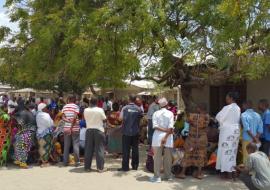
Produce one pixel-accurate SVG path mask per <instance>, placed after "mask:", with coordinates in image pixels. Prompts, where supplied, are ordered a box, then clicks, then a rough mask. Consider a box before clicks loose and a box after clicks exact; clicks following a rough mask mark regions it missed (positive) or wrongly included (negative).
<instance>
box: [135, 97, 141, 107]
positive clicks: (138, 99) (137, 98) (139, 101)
mask: <svg viewBox="0 0 270 190" xmlns="http://www.w3.org/2000/svg"><path fill="white" fill-rule="evenodd" d="M136 105H137V106H141V105H142V100H141V98H139V97H136Z"/></svg>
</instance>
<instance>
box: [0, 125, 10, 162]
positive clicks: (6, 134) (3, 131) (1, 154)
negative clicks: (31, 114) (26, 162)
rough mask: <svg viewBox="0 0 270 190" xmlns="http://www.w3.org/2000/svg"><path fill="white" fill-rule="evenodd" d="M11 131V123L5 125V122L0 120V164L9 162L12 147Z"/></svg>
mask: <svg viewBox="0 0 270 190" xmlns="http://www.w3.org/2000/svg"><path fill="white" fill-rule="evenodd" d="M10 132H11V127H10V125H4V122H0V166H3V165H4V164H6V163H7V157H8V151H9V147H10Z"/></svg>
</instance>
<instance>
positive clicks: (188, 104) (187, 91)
mask: <svg viewBox="0 0 270 190" xmlns="http://www.w3.org/2000/svg"><path fill="white" fill-rule="evenodd" d="M181 92H182V98H183V101H184V104H185V111H186V112H192V111H194V107H195V103H194V101H193V98H192V87H191V86H185V85H182V86H181Z"/></svg>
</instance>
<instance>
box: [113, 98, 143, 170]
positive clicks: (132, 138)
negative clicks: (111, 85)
mask: <svg viewBox="0 0 270 190" xmlns="http://www.w3.org/2000/svg"><path fill="white" fill-rule="evenodd" d="M135 102H136V96H135V95H130V96H129V104H128V105H126V106H125V107H123V109H122V111H121V113H120V119H121V120H123V126H122V128H123V129H122V133H123V137H122V149H123V160H122V168H120V169H118V171H124V172H127V171H129V156H130V149H132V162H131V165H132V170H137V169H138V166H139V125H140V119H141V118H142V116H143V113H142V111H141V108H139V107H138V106H137V105H135Z"/></svg>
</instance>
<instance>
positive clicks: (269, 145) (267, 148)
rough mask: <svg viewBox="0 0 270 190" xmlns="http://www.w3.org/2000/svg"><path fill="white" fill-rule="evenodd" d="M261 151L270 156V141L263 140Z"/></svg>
mask: <svg viewBox="0 0 270 190" xmlns="http://www.w3.org/2000/svg"><path fill="white" fill-rule="evenodd" d="M261 151H263V152H264V153H265V154H266V155H267V156H270V141H267V140H264V139H263V140H262V147H261Z"/></svg>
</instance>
